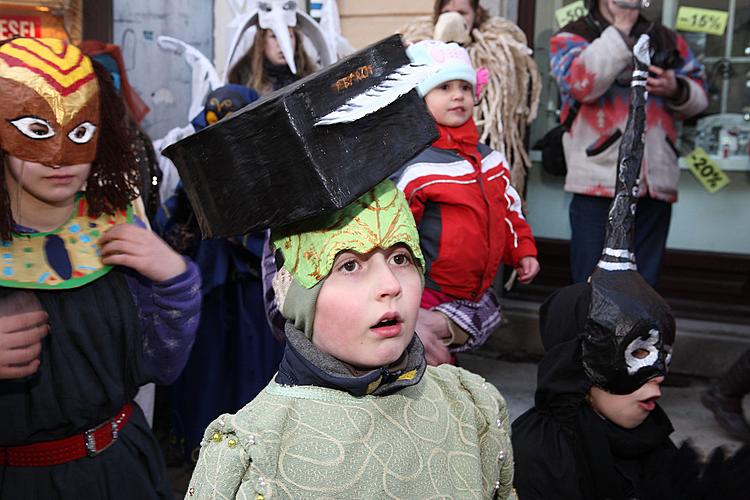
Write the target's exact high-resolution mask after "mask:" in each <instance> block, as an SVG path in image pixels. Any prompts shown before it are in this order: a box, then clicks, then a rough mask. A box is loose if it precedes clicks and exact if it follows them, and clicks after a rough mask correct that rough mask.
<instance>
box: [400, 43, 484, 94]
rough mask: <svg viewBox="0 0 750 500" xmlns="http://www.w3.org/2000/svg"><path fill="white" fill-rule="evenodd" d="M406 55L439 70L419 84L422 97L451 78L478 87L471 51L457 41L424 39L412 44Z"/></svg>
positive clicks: (414, 61) (415, 61)
mask: <svg viewBox="0 0 750 500" xmlns="http://www.w3.org/2000/svg"><path fill="white" fill-rule="evenodd" d="M406 55H408V56H409V59H411V61H412V63H414V64H424V65H426V66H430V67H433V68H435V69H436V70H437V71H435V72H434V73H433V74H432V75H431V76H429V77H428V78H426V79H425V80H424V81H422V83H420V84H419V85H418V86H417V90H418V91H419V95H421V96H422V97H424V96H425V95H427V93H428V92H430V90H432V89H434V88H435V87H437V86H438V85H440V84H441V83H445V82H449V81H451V80H463V81H465V82H469V83H470V84H471V86H472V87H474V88H476V85H477V72H476V70H475V69H474V66H472V64H471V59H470V58H469V53H468V52H467V51H466V49H465V48H463V47H461V46H460V45H458V44H457V43H453V42H451V43H445V42H441V41H438V40H423V41H421V42H418V43H415V44H414V45H410V46H409V47H408V48H407V49H406Z"/></svg>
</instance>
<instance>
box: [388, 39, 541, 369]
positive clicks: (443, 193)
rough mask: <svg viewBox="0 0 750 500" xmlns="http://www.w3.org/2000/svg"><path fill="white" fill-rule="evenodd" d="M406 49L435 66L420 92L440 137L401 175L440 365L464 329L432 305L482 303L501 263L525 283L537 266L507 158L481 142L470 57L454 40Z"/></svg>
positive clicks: (431, 349) (422, 328) (427, 332)
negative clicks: (422, 264)
mask: <svg viewBox="0 0 750 500" xmlns="http://www.w3.org/2000/svg"><path fill="white" fill-rule="evenodd" d="M407 53H408V54H409V57H410V58H411V59H412V61H413V62H414V63H416V64H426V65H430V66H435V67H436V68H437V71H436V72H435V73H433V74H432V75H431V76H430V77H429V78H428V79H426V80H425V81H424V82H422V83H421V84H420V85H419V87H418V90H419V92H420V94H421V95H422V96H424V100H425V103H426V104H427V108H428V109H429V110H430V113H431V114H432V116H433V117H434V118H435V122H436V123H437V128H438V130H439V131H440V137H439V138H438V139H437V140H436V141H435V142H434V143H433V144H432V146H431V147H430V148H428V149H426V150H425V151H423V152H422V153H420V154H419V155H417V156H416V157H414V158H413V159H412V160H411V161H409V162H408V163H407V164H406V165H404V167H403V168H402V169H401V170H400V171H399V172H398V173H397V174H396V176H395V177H396V178H397V179H398V187H399V188H400V189H401V190H403V191H404V194H405V195H406V199H407V200H408V202H409V206H410V208H411V211H412V213H413V214H414V219H415V220H416V222H417V226H418V228H419V235H420V244H421V246H422V251H423V252H424V255H425V259H426V263H427V267H426V275H425V290H424V294H423V296H422V304H421V307H422V309H421V310H420V321H419V323H418V324H417V332H418V333H419V335H420V338H422V342H424V343H425V344H426V348H427V358H428V362H430V363H431V364H439V363H441V362H445V361H447V360H448V351H447V349H446V348H445V347H444V346H445V345H456V344H462V343H463V342H464V341H465V340H466V333H465V332H463V331H462V329H461V328H460V327H459V326H458V325H457V324H456V323H455V322H453V321H451V320H449V319H448V318H447V317H446V316H444V315H442V314H440V313H439V312H437V311H432V310H431V309H433V308H435V307H436V306H439V305H440V304H443V303H446V302H452V301H455V300H457V299H458V300H466V301H472V302H479V301H480V300H482V298H483V296H484V295H485V294H487V293H489V294H491V293H492V291H491V290H489V288H490V285H491V284H492V282H493V280H494V278H495V273H496V272H497V269H498V267H499V265H500V263H501V262H504V263H506V264H509V265H512V266H513V267H514V268H515V269H516V272H517V274H518V281H519V282H521V283H530V282H531V281H532V280H533V279H534V277H535V276H536V275H537V273H538V272H539V263H538V261H537V259H536V254H537V251H536V245H535V244H534V237H533V236H532V234H531V228H530V227H529V225H528V223H527V222H526V220H525V219H524V216H523V214H522V212H521V198H520V196H519V195H518V193H517V192H516V190H515V189H514V188H513V186H511V184H510V172H509V170H508V166H507V161H506V159H505V157H504V156H503V155H502V154H501V153H499V152H497V151H494V150H492V149H490V148H489V147H488V146H486V145H485V144H482V143H480V142H479V133H478V131H477V128H476V125H475V124H474V120H473V118H472V112H473V107H474V102H475V96H476V95H477V94H478V92H476V91H475V89H476V86H477V72H476V71H475V70H474V68H473V67H472V65H471V60H470V59H469V54H468V53H467V52H466V50H465V49H464V48H463V47H461V46H459V45H457V44H455V43H443V42H439V41H435V40H425V41H423V42H419V43H416V44H414V45H412V46H410V47H409V48H408V49H407ZM420 323H421V324H420ZM486 333H487V334H489V333H490V332H486ZM441 344H442V345H441Z"/></svg>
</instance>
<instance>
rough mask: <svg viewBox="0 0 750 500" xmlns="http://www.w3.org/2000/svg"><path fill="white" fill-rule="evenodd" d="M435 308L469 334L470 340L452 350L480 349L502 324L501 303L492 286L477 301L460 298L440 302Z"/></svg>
mask: <svg viewBox="0 0 750 500" xmlns="http://www.w3.org/2000/svg"><path fill="white" fill-rule="evenodd" d="M434 310H435V311H440V312H441V313H443V314H445V315H446V316H447V317H448V318H449V319H450V320H451V321H453V322H454V323H455V324H456V325H458V326H459V327H460V328H461V329H462V330H464V331H465V332H466V333H467V334H469V340H468V341H466V343H465V344H463V345H460V346H457V347H453V348H451V349H450V351H451V352H465V351H473V350H475V349H478V348H479V347H480V346H481V345H482V344H484V343H485V341H486V340H487V339H488V338H489V337H490V335H491V334H492V332H493V331H494V330H495V328H497V325H499V324H500V303H499V302H498V301H497V298H496V297H495V292H493V291H492V289H491V288H490V289H488V290H487V291H486V292H484V295H482V297H481V298H480V299H479V300H478V301H477V302H473V301H471V300H460V299H459V300H454V301H453V302H446V303H444V304H440V305H438V306H436V307H435V308H434Z"/></svg>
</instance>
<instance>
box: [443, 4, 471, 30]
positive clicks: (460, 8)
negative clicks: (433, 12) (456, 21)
mask: <svg viewBox="0 0 750 500" xmlns="http://www.w3.org/2000/svg"><path fill="white" fill-rule="evenodd" d="M444 12H458V13H459V14H461V15H462V16H463V17H464V21H466V26H468V27H469V29H471V28H473V27H474V19H475V17H476V13H475V12H474V9H473V8H472V7H471V2H470V1H469V0H448V1H447V2H445V5H443V8H442V9H440V13H444Z"/></svg>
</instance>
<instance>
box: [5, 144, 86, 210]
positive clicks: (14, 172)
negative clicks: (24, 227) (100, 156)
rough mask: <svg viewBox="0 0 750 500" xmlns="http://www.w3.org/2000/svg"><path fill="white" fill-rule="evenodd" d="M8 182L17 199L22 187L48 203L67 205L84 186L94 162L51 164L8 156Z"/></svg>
mask: <svg viewBox="0 0 750 500" xmlns="http://www.w3.org/2000/svg"><path fill="white" fill-rule="evenodd" d="M6 158H7V161H6V166H5V182H6V185H7V186H8V193H9V195H10V197H11V199H13V197H14V196H17V195H18V194H21V193H18V190H19V189H21V190H23V192H25V193H27V194H29V195H31V196H32V197H33V198H35V199H37V200H39V201H41V202H43V203H46V204H48V205H57V204H65V203H68V202H70V200H72V199H73V197H74V196H75V194H76V193H77V192H78V191H80V190H81V189H82V188H83V185H84V184H85V183H86V179H88V177H89V172H91V163H82V164H79V165H66V166H47V165H44V164H42V163H36V162H32V161H24V160H20V159H18V158H17V157H15V156H11V155H8V156H7V157H6Z"/></svg>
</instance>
